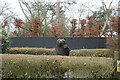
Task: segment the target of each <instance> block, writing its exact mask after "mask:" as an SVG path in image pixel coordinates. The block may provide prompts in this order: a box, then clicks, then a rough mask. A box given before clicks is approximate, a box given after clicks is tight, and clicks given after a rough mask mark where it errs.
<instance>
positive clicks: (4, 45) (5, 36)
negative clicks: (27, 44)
mask: <svg viewBox="0 0 120 80" xmlns="http://www.w3.org/2000/svg"><path fill="white" fill-rule="evenodd" d="M1 36H2V53H6V52H7V51H8V50H9V46H10V44H9V37H8V33H7V32H6V31H5V30H2V35H1Z"/></svg>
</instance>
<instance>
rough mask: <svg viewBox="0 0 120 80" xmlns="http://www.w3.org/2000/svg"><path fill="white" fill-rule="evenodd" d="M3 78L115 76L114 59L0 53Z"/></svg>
mask: <svg viewBox="0 0 120 80" xmlns="http://www.w3.org/2000/svg"><path fill="white" fill-rule="evenodd" d="M0 57H2V69H3V74H2V77H3V78H11V77H12V78H73V77H74V78H113V77H114V76H112V74H113V64H112V63H113V60H112V59H111V58H104V57H72V56H50V55H49V56H46V55H24V54H17V55H14V54H0Z"/></svg>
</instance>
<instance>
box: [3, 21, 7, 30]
mask: <svg viewBox="0 0 120 80" xmlns="http://www.w3.org/2000/svg"><path fill="white" fill-rule="evenodd" d="M6 26H8V21H6V20H5V21H3V25H2V28H5V27H6Z"/></svg>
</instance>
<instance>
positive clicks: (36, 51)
mask: <svg viewBox="0 0 120 80" xmlns="http://www.w3.org/2000/svg"><path fill="white" fill-rule="evenodd" d="M9 53H10V54H32V55H55V49H47V48H27V47H26V48H10V50H9ZM70 56H89V57H90V56H91V57H113V53H112V52H111V51H110V50H109V49H80V50H71V51H70Z"/></svg>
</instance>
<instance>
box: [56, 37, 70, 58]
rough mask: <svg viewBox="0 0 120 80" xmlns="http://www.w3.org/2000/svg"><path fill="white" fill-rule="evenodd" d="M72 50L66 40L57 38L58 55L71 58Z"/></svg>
mask: <svg viewBox="0 0 120 80" xmlns="http://www.w3.org/2000/svg"><path fill="white" fill-rule="evenodd" d="M69 52H70V48H69V47H68V45H67V44H66V40H65V39H64V38H57V41H56V53H57V55H62V56H69Z"/></svg>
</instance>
